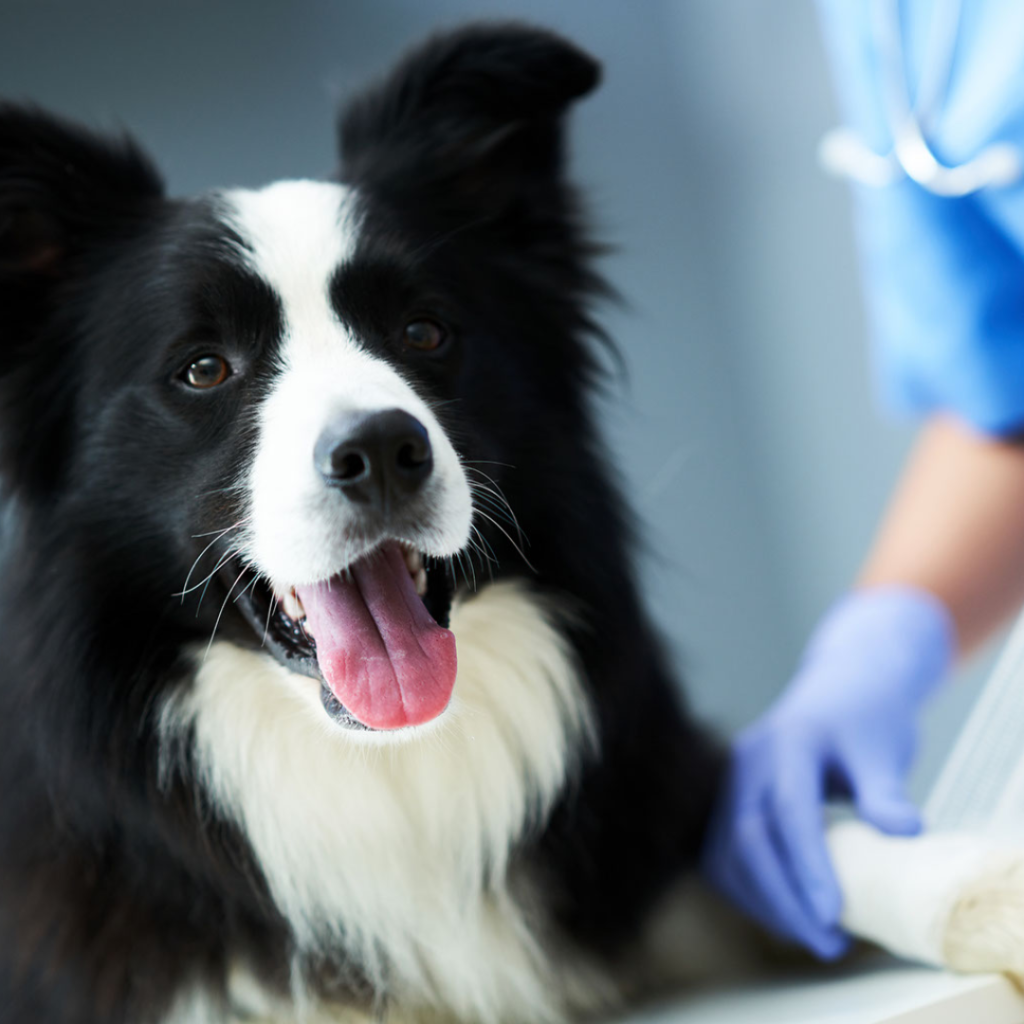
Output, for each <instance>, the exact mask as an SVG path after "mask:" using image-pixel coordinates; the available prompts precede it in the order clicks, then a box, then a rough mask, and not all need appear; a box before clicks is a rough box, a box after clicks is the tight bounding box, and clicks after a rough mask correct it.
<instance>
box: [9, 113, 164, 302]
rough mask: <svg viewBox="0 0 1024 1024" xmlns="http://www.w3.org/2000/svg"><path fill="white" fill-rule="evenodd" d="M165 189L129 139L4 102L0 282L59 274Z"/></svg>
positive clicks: (125, 227) (112, 235) (117, 232)
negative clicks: (102, 133)
mask: <svg viewBox="0 0 1024 1024" xmlns="http://www.w3.org/2000/svg"><path fill="white" fill-rule="evenodd" d="M162 194H163V184H162V182H161V180H160V176H159V175H158V174H157V172H156V171H155V170H154V168H153V165H152V164H151V163H150V161H149V160H148V159H147V158H146V157H145V156H144V155H143V154H142V153H141V152H140V151H139V150H138V148H137V147H136V146H135V144H134V143H133V142H131V140H129V139H127V138H105V137H102V136H99V135H96V134H94V133H92V132H89V131H87V130H85V129H84V128H81V127H79V126H77V125H74V124H71V123H70V122H67V121H63V120H61V119H59V118H56V117H53V116H52V115H50V114H47V113H44V112H43V111H40V110H38V109H36V108H34V107H28V106H21V105H18V104H11V103H0V284H3V283H8V284H29V283H31V282H32V281H33V280H35V281H37V282H42V281H44V280H46V279H52V278H55V277H59V276H60V275H61V273H62V271H63V269H64V267H65V266H66V265H67V263H68V261H69V259H71V258H73V257H74V256H75V255H77V254H80V253H81V252H83V251H85V250H86V249H88V247H89V246H90V245H92V244H94V243H95V242H97V241H100V240H103V239H107V238H116V237H118V236H119V235H120V234H121V233H123V232H124V231H126V230H128V229H129V227H130V225H132V224H133V223H135V222H136V221H137V219H138V217H139V216H140V214H141V213H142V212H143V211H144V210H146V209H149V208H150V207H151V205H152V202H153V200H155V199H158V198H159V197H160V196H162Z"/></svg>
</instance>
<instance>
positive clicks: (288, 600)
mask: <svg viewBox="0 0 1024 1024" xmlns="http://www.w3.org/2000/svg"><path fill="white" fill-rule="evenodd" d="M281 607H282V608H283V609H284V613H285V615H287V616H288V618H289V619H291V620H292V621H293V622H299V621H301V620H302V619H304V618H305V617H306V609H305V608H303V607H302V602H301V601H300V600H299V598H298V595H297V594H296V593H295V591H294V590H289V591H288V593H287V594H285V595H284V597H282V598H281Z"/></svg>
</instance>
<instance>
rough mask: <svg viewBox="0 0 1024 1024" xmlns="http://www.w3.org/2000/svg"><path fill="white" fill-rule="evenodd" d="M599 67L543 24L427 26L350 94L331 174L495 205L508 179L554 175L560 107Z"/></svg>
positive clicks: (521, 181)
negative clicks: (383, 70) (437, 31)
mask: <svg viewBox="0 0 1024 1024" xmlns="http://www.w3.org/2000/svg"><path fill="white" fill-rule="evenodd" d="M599 77H600V68H599V66H598V64H597V62H596V61H594V60H593V59H592V58H591V57H589V56H588V55H587V54H585V53H583V52H582V51H581V50H580V49H578V48H577V47H575V46H573V45H572V44H571V43H569V42H567V41H566V40H564V39H562V38H560V37H559V36H556V35H554V34H552V33H550V32H546V31H543V30H540V29H535V28H530V27H526V26H522V25H487V24H481V25H472V26H469V27H467V28H463V29H460V30H458V31H455V32H452V33H448V34H445V35H440V36H436V37H434V38H432V39H430V40H428V41H427V42H426V43H425V44H423V45H421V46H420V47H418V48H417V49H415V50H413V51H412V52H411V53H409V54H408V55H407V56H406V57H405V58H404V59H403V60H402V61H401V62H400V63H399V64H398V66H397V67H396V68H395V69H394V71H392V73H391V74H390V75H389V76H388V77H387V78H386V79H385V80H384V81H383V82H380V83H379V84H377V85H376V86H375V87H373V88H371V89H370V90H368V91H367V92H365V93H364V94H363V95H361V96H359V97H357V98H356V99H355V100H354V101H353V102H352V103H351V104H350V105H349V106H348V107H347V109H346V110H345V111H344V112H343V115H342V118H341V121H340V132H339V134H340V143H341V158H342V164H341V178H342V180H343V181H346V182H349V183H352V184H356V185H361V186H364V187H367V188H370V189H372V190H374V191H376V192H378V193H381V192H383V193H384V194H386V195H390V196H391V197H392V198H394V197H395V196H399V197H400V196H401V195H402V194H403V193H409V191H410V189H412V190H414V191H419V192H420V193H422V191H423V190H428V192H429V195H430V199H431V200H433V201H437V202H441V203H442V204H445V205H449V204H451V203H456V204H458V205H460V206H465V205H467V204H471V205H473V206H476V207H479V205H480V204H481V203H482V204H484V206H485V209H484V210H480V211H478V212H487V210H488V209H489V212H492V213H495V212H498V211H499V209H500V208H501V207H502V206H504V205H506V204H507V203H508V201H509V200H510V199H511V197H512V194H513V193H514V192H516V191H517V190H519V191H522V190H524V189H526V190H528V189H529V187H530V185H531V183H537V182H542V181H544V180H545V179H548V180H550V179H551V178H552V177H557V175H558V172H559V170H560V168H561V162H562V138H561V136H562V133H561V124H560V121H561V115H562V114H563V113H564V112H565V110H566V108H567V107H568V106H569V104H570V103H572V101H573V100H575V99H578V98H579V97H581V96H584V95H585V94H586V93H588V92H590V90H591V89H593V88H594V86H595V85H596V84H597V82H598V79H599Z"/></svg>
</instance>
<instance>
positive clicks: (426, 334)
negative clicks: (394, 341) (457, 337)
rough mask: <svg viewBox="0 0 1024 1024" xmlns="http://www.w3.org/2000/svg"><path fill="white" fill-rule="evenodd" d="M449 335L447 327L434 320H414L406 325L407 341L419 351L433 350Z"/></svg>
mask: <svg viewBox="0 0 1024 1024" xmlns="http://www.w3.org/2000/svg"><path fill="white" fill-rule="evenodd" d="M447 337H448V335H447V334H446V333H445V329H444V328H443V327H442V326H441V325H440V324H436V323H434V321H433V320H413V322H412V323H410V324H406V326H405V335H404V340H405V343H406V345H408V346H409V348H414V349H416V350H417V351H418V352H433V351H434V349H435V348H439V347H440V346H441V345H442V344H443V343H444V340H445V338H447Z"/></svg>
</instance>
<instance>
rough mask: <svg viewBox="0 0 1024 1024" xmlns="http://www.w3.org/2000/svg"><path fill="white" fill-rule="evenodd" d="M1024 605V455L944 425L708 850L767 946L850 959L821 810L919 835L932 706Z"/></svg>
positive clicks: (931, 427)
mask: <svg viewBox="0 0 1024 1024" xmlns="http://www.w3.org/2000/svg"><path fill="white" fill-rule="evenodd" d="M1022 598H1024V446H1021V445H1019V444H1016V443H1014V442H1011V441H1006V440H999V439H997V438H991V437H986V436H984V435H982V434H980V433H977V432H975V431H974V430H973V429H972V428H970V427H967V426H965V425H964V424H962V423H961V422H959V421H957V420H954V419H952V418H951V417H947V416H936V417H933V418H932V419H931V420H930V421H929V422H928V423H927V424H926V425H925V427H924V428H923V430H922V432H921V436H920V438H919V440H918V443H917V445H916V446H915V449H914V452H913V453H912V455H911V458H910V460H909V462H908V464H907V467H906V469H905V471H904V474H903V476H902V479H901V481H900V485H899V487H898V488H897V490H896V493H895V496H894V498H893V500H892V502H891V504H890V507H889V509H888V511H887V512H886V515H885V516H884V518H883V522H882V526H881V528H880V530H879V532H878V537H877V540H876V541H875V543H874V545H873V547H872V549H871V552H870V553H869V555H868V558H867V560H866V562H865V564H864V568H863V570H862V571H861V573H860V576H859V578H858V580H857V586H856V587H855V589H854V590H853V591H852V592H851V593H850V594H849V595H848V596H847V597H846V598H845V599H843V600H842V601H840V602H839V603H838V604H837V605H835V606H834V607H833V609H832V610H831V611H830V612H829V614H828V615H827V616H826V617H825V619H824V620H823V622H822V623H821V625H820V626H819V627H818V629H817V631H816V632H815V634H814V636H813V637H812V639H811V641H810V643H809V644H808V647H807V650H806V652H805V655H804V658H803V660H802V662H801V665H800V667H799V669H798V671H797V673H796V675H795V677H794V679H793V680H792V682H791V683H790V685H789V687H788V688H787V689H786V691H785V692H784V693H783V694H782V696H781V697H780V698H779V699H778V701H776V703H775V704H774V705H773V706H772V707H771V708H770V709H769V711H768V712H767V713H766V714H765V716H764V717H762V718H761V719H760V720H759V721H757V722H756V723H754V725H752V726H751V727H750V728H749V729H747V730H746V731H745V732H744V733H742V734H741V736H740V737H739V738H738V739H737V741H736V743H735V746H734V751H733V761H732V770H731V774H730V777H729V781H728V783H727V789H726V792H725V793H724V794H723V799H722V800H721V803H720V805H719V808H718V813H717V816H716V820H715V822H714V824H713V827H712V830H711V834H710V836H709V840H708V843H707V845H706V847H705V854H704V867H705V871H706V873H707V874H708V876H709V877H710V878H711V880H712V881H713V882H714V883H715V884H716V885H717V886H718V887H719V888H720V889H721V890H722V891H724V892H725V893H726V894H727V895H728V896H730V897H731V898H732V899H733V900H734V901H735V902H737V903H738V904H739V905H740V906H741V907H743V908H745V909H746V910H747V911H748V912H749V913H751V914H752V915H753V916H755V917H756V918H758V919H759V920H761V921H762V923H764V924H765V925H766V926H768V927H769V928H771V929H772V930H774V931H777V932H780V933H781V934H783V935H786V936H788V937H790V938H794V939H797V940H798V941H800V942H802V943H803V944H804V945H807V946H808V947H809V948H811V949H812V950H814V951H815V952H816V953H818V954H819V955H820V956H822V957H825V958H831V957H834V956H836V955H839V954H840V953H841V952H842V951H843V949H844V948H845V944H846V943H845V938H844V936H843V935H842V933H841V932H840V930H839V927H838V921H839V914H840V911H841V906H842V896H841V893H840V891H839V888H838V884H837V882H836V879H835V875H834V872H833V870H832V866H831V863H830V861H829V858H828V855H827V851H826V847H825V840H824V824H823V817H822V805H823V803H824V801H825V800H826V798H827V797H828V796H829V795H833V796H834V795H848V796H849V797H851V798H852V799H853V801H854V804H855V806H856V810H857V813H858V814H859V816H860V817H862V818H863V819H864V820H866V821H868V822H870V823H871V824H873V825H875V826H876V827H878V828H880V829H882V830H883V831H887V832H894V833H904V834H905V833H911V832H914V831H916V830H917V828H919V818H918V815H917V812H916V809H915V808H914V807H913V806H912V805H911V804H910V803H909V801H908V800H907V798H906V795H905V792H904V785H905V777H906V774H907V772H908V770H909V768H910V765H911V763H912V760H913V753H914V748H915V740H916V725H917V719H918V716H919V712H920V707H921V704H922V703H923V702H924V700H925V699H926V697H927V696H928V694H929V693H931V692H932V690H933V689H934V688H935V686H936V685H937V684H938V682H939V681H940V680H941V678H942V677H943V675H944V674H945V671H946V669H947V667H948V665H949V664H950V663H951V662H952V660H953V659H954V658H955V657H956V655H957V653H958V652H960V651H964V650H967V649H970V648H973V647H974V646H976V645H977V644H978V643H980V642H981V641H982V640H983V639H984V637H985V636H986V635H988V634H989V633H990V632H991V631H992V630H993V629H994V628H996V627H997V626H998V625H999V624H1000V623H1001V622H1002V621H1003V620H1004V619H1005V618H1006V616H1007V615H1009V614H1010V613H1011V612H1012V611H1013V609H1014V608H1015V607H1016V606H1017V605H1018V604H1019V602H1020V601H1021V600H1022Z"/></svg>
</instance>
